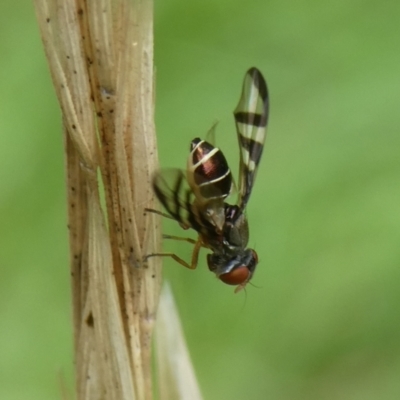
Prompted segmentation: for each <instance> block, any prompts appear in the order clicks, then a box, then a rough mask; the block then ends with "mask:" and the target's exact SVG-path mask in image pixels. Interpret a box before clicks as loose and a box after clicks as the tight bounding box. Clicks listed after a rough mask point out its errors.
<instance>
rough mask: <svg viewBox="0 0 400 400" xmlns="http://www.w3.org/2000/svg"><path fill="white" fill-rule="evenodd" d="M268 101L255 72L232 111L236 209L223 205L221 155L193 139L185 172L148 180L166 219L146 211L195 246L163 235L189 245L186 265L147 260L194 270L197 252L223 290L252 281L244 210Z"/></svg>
mask: <svg viewBox="0 0 400 400" xmlns="http://www.w3.org/2000/svg"><path fill="white" fill-rule="evenodd" d="M268 111H269V100H268V90H267V84H266V82H265V79H264V77H263V75H262V74H261V72H260V71H259V70H258V69H257V68H250V69H249V70H248V71H247V72H246V74H245V77H244V81H243V88H242V94H241V97H240V100H239V104H238V105H237V107H236V109H235V110H234V118H235V122H236V133H237V138H238V143H239V149H240V163H239V181H238V197H237V200H236V203H235V204H233V205H232V204H229V203H227V202H226V201H225V200H226V199H227V197H228V196H229V195H230V194H231V193H232V192H233V191H234V184H233V178H232V173H231V170H230V168H229V166H228V162H227V160H226V158H225V156H224V154H223V153H222V151H221V150H220V149H219V148H217V147H215V146H214V145H213V144H212V143H210V142H209V141H206V140H202V139H199V138H195V139H193V140H192V141H191V143H190V154H189V157H188V160H187V166H186V170H185V171H183V170H180V169H162V170H160V171H159V172H157V173H156V174H155V176H154V180H153V188H154V191H155V194H156V196H157V197H158V199H159V200H160V202H161V204H162V205H163V206H164V208H165V209H166V211H167V213H162V212H160V211H157V210H152V209H146V210H147V211H150V212H155V213H157V214H160V215H162V216H164V217H167V218H171V219H173V220H176V221H177V222H178V223H179V225H180V226H181V227H182V228H183V229H189V228H192V229H194V230H195V231H196V232H197V233H198V237H197V239H196V240H194V239H190V238H181V237H175V236H169V235H164V238H166V239H176V240H183V241H186V242H189V243H192V244H194V249H193V253H192V258H191V261H190V262H186V261H185V260H183V259H182V258H180V257H179V256H177V255H176V254H174V253H153V254H149V255H147V256H146V259H147V258H148V257H152V256H165V257H171V258H173V259H174V260H175V261H177V262H178V263H179V264H181V265H183V266H185V267H187V268H189V269H195V268H196V267H197V264H198V257H199V251H200V249H201V248H202V247H203V248H206V249H209V250H210V251H211V254H208V255H207V264H208V268H209V269H210V271H212V272H214V273H215V274H216V276H217V277H218V278H219V279H220V280H221V281H222V282H224V283H226V284H228V285H236V286H237V288H236V290H235V292H237V291H239V290H241V289H243V288H244V287H245V286H246V284H247V283H248V282H249V281H250V280H251V278H252V277H253V275H254V271H255V269H256V266H257V263H258V257H257V253H256V252H255V250H253V249H249V248H247V243H248V240H249V228H248V222H247V218H246V215H245V209H246V206H247V203H248V201H249V199H250V195H251V192H252V189H253V185H254V182H255V178H256V173H257V169H258V165H259V163H260V160H261V156H262V152H263V148H264V141H265V135H266V127H267V122H268Z"/></svg>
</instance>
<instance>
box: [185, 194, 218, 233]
mask: <svg viewBox="0 0 400 400" xmlns="http://www.w3.org/2000/svg"><path fill="white" fill-rule="evenodd" d="M224 204H225V203H224V201H223V200H222V199H212V200H208V201H206V202H202V201H199V200H195V202H194V203H193V208H196V210H197V214H198V215H200V216H201V217H202V218H203V219H204V218H205V219H206V220H207V221H208V222H211V224H212V225H213V226H214V227H215V228H217V229H216V233H218V234H222V232H223V229H224V224H225V208H224Z"/></svg>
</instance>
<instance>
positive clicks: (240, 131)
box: [234, 67, 269, 210]
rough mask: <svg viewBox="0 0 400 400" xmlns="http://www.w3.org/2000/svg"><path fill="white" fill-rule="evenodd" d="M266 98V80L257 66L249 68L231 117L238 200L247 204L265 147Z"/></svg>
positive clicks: (241, 207) (267, 100)
mask: <svg viewBox="0 0 400 400" xmlns="http://www.w3.org/2000/svg"><path fill="white" fill-rule="evenodd" d="M268 112H269V99H268V89H267V84H266V82H265V79H264V77H263V75H262V74H261V72H260V71H259V70H258V69H257V68H254V67H253V68H250V69H249V70H248V71H247V72H246V75H245V77H244V81H243V89H242V95H241V97H240V100H239V104H238V105H237V107H236V109H235V111H234V116H235V121H236V131H237V135H238V141H239V147H240V165H239V199H238V206H239V208H240V209H241V210H243V209H244V208H245V207H246V204H247V202H248V200H249V198H250V194H251V190H252V188H253V185H254V180H255V177H256V173H257V168H258V164H259V162H260V159H261V155H262V152H263V148H264V141H265V135H266V128H267V122H268Z"/></svg>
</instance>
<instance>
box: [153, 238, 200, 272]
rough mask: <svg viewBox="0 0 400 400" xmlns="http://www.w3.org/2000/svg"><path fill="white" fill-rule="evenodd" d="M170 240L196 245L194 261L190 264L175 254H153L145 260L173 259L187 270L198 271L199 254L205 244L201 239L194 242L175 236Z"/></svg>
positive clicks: (193, 254) (193, 255)
mask: <svg viewBox="0 0 400 400" xmlns="http://www.w3.org/2000/svg"><path fill="white" fill-rule="evenodd" d="M168 239H176V240H184V241H187V242H189V243H194V248H193V253H192V259H191V262H190V264H189V263H187V262H186V261H185V260H183V259H182V258H180V257H179V256H177V255H176V254H174V253H153V254H148V255H147V256H146V257H145V260H147V259H148V258H150V257H171V258H173V259H174V260H175V261H176V262H177V263H179V264H181V265H183V266H184V267H186V268H189V269H196V267H197V263H198V261H199V252H200V249H201V248H202V247H203V243H202V241H201V239H200V237H199V238H198V239H197V240H193V239H189V238H179V237H175V236H169V237H168Z"/></svg>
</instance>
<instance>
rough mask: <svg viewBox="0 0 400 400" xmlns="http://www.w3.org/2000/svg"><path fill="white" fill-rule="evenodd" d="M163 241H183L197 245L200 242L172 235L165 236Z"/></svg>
mask: <svg viewBox="0 0 400 400" xmlns="http://www.w3.org/2000/svg"><path fill="white" fill-rule="evenodd" d="M163 239H173V240H181V241H182V242H188V243H191V244H196V243H197V242H198V240H194V239H191V238H183V237H179V236H171V235H163Z"/></svg>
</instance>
